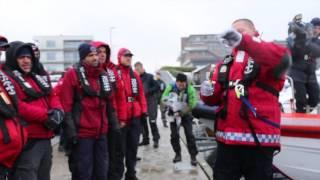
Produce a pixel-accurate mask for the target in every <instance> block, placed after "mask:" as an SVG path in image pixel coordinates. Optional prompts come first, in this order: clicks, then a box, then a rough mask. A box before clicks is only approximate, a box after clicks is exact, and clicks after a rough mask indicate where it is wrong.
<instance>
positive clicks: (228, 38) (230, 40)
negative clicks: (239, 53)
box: [221, 29, 242, 48]
mask: <svg viewBox="0 0 320 180" xmlns="http://www.w3.org/2000/svg"><path fill="white" fill-rule="evenodd" d="M221 39H222V43H223V44H225V45H227V46H229V47H233V48H234V47H237V46H238V45H239V44H240V42H241V40H242V34H241V33H239V32H238V31H236V30H234V29H231V30H227V31H225V32H224V33H222V35H221Z"/></svg>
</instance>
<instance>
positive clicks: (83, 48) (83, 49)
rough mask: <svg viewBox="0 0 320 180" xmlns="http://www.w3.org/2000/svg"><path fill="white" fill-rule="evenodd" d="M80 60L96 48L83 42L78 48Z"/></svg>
mask: <svg viewBox="0 0 320 180" xmlns="http://www.w3.org/2000/svg"><path fill="white" fill-rule="evenodd" d="M78 51H79V57H80V61H81V60H83V59H84V58H86V57H87V56H88V55H89V54H90V53H92V52H97V48H96V47H94V46H92V45H91V44H88V43H83V44H81V45H80V46H79V48H78Z"/></svg>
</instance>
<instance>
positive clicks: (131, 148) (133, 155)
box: [117, 118, 141, 179]
mask: <svg viewBox="0 0 320 180" xmlns="http://www.w3.org/2000/svg"><path fill="white" fill-rule="evenodd" d="M140 133H141V124H140V118H133V119H132V120H131V122H130V123H129V124H128V125H127V126H126V127H124V128H122V129H121V137H122V138H121V142H122V143H123V145H122V148H123V151H122V152H123V154H122V156H121V158H122V164H121V168H120V170H119V171H118V172H117V173H118V177H120V179H121V178H122V176H123V173H124V169H125V168H124V161H125V166H126V169H127V172H126V178H129V179H130V177H135V175H136V170H135V168H136V163H137V153H138V145H139V136H140Z"/></svg>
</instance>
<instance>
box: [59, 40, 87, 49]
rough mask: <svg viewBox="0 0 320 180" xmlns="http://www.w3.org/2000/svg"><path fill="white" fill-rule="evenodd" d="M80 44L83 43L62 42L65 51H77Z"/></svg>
mask: <svg viewBox="0 0 320 180" xmlns="http://www.w3.org/2000/svg"><path fill="white" fill-rule="evenodd" d="M82 43H83V41H64V43H63V46H64V48H66V49H78V47H79V45H80V44H82Z"/></svg>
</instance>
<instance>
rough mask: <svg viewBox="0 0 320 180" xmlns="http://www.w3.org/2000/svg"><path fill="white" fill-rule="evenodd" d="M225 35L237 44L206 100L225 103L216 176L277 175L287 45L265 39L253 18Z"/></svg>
mask: <svg viewBox="0 0 320 180" xmlns="http://www.w3.org/2000/svg"><path fill="white" fill-rule="evenodd" d="M232 27H233V29H232V30H229V31H226V32H225V33H224V34H223V35H222V36H221V37H222V40H223V42H224V43H225V44H227V45H229V46H231V47H233V48H234V49H233V52H232V55H231V56H228V57H226V58H225V59H224V61H223V62H222V63H219V64H218V65H217V66H216V68H215V70H214V74H213V77H212V80H211V82H204V83H203V84H202V86H201V89H200V91H201V98H202V100H203V101H204V102H205V103H206V104H208V105H218V106H220V108H219V110H220V111H219V112H218V118H217V123H216V138H217V141H218V149H217V159H216V163H215V167H214V179H217V180H220V179H223V180H228V179H240V177H241V176H242V175H243V176H244V177H245V179H272V178H273V176H272V160H273V154H274V152H275V151H276V150H277V149H279V148H280V106H279V103H278V95H279V91H280V90H281V89H282V87H283V84H284V74H285V72H286V70H287V68H288V67H289V65H290V63H291V56H290V55H289V53H288V50H287V49H286V48H285V47H282V46H279V45H276V44H274V43H269V42H264V41H262V40H261V39H259V38H258V37H257V35H258V32H257V30H256V29H255V26H254V24H253V22H252V21H251V20H249V19H238V20H236V21H234V22H233V24H232Z"/></svg>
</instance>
